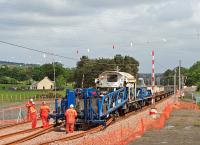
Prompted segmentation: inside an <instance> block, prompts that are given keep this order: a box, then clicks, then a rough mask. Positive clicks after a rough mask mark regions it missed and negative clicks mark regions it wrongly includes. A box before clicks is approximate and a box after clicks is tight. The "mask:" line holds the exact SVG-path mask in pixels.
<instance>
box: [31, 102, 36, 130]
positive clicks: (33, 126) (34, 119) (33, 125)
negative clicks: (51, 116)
mask: <svg viewBox="0 0 200 145" xmlns="http://www.w3.org/2000/svg"><path fill="white" fill-rule="evenodd" d="M30 118H31V122H32V128H36V124H37V110H36V108H35V103H34V102H32V106H31V107H30Z"/></svg>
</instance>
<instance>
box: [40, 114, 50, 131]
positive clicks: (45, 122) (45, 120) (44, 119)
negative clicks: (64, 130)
mask: <svg viewBox="0 0 200 145" xmlns="http://www.w3.org/2000/svg"><path fill="white" fill-rule="evenodd" d="M41 119H42V127H43V128H47V127H49V121H48V115H41Z"/></svg>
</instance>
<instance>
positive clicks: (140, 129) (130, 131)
mask: <svg viewBox="0 0 200 145" xmlns="http://www.w3.org/2000/svg"><path fill="white" fill-rule="evenodd" d="M173 108H176V109H193V110H199V109H198V106H197V105H196V104H193V103H185V102H181V103H176V104H171V105H168V106H167V107H165V108H164V110H163V111H162V113H160V114H158V118H157V119H153V118H151V117H150V116H147V117H143V118H141V119H140V120H139V121H138V123H137V124H136V125H133V123H132V122H128V123H127V122H122V123H121V124H120V125H118V126H117V127H116V126H115V127H114V128H112V127H111V128H108V131H103V132H102V133H97V134H93V135H88V136H85V137H84V138H82V139H80V141H79V145H102V144H106V145H125V144H128V143H130V142H132V141H134V140H136V139H137V138H139V137H141V136H142V135H143V134H144V132H145V131H147V130H150V129H161V128H163V127H164V125H165V121H166V120H167V119H168V118H169V116H170V113H171V112H172V110H173ZM135 126H136V127H135Z"/></svg>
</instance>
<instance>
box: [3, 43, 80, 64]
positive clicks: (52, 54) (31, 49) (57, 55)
mask: <svg viewBox="0 0 200 145" xmlns="http://www.w3.org/2000/svg"><path fill="white" fill-rule="evenodd" d="M0 43H4V44H7V45H11V46H15V47H20V48H24V49H27V50H30V51H35V52H38V53H45V54H48V55H51V56H56V57H61V58H65V59H71V60H77V58H72V57H66V56H62V55H59V54H55V53H50V52H47V51H41V50H37V49H33V48H29V47H25V46H22V45H17V44H13V43H10V42H5V41H2V40H0Z"/></svg>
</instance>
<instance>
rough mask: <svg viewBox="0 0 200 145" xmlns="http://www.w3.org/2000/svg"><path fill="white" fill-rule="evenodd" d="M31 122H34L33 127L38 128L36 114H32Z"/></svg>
mask: <svg viewBox="0 0 200 145" xmlns="http://www.w3.org/2000/svg"><path fill="white" fill-rule="evenodd" d="M31 122H32V128H36V125H37V117H36V114H31Z"/></svg>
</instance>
